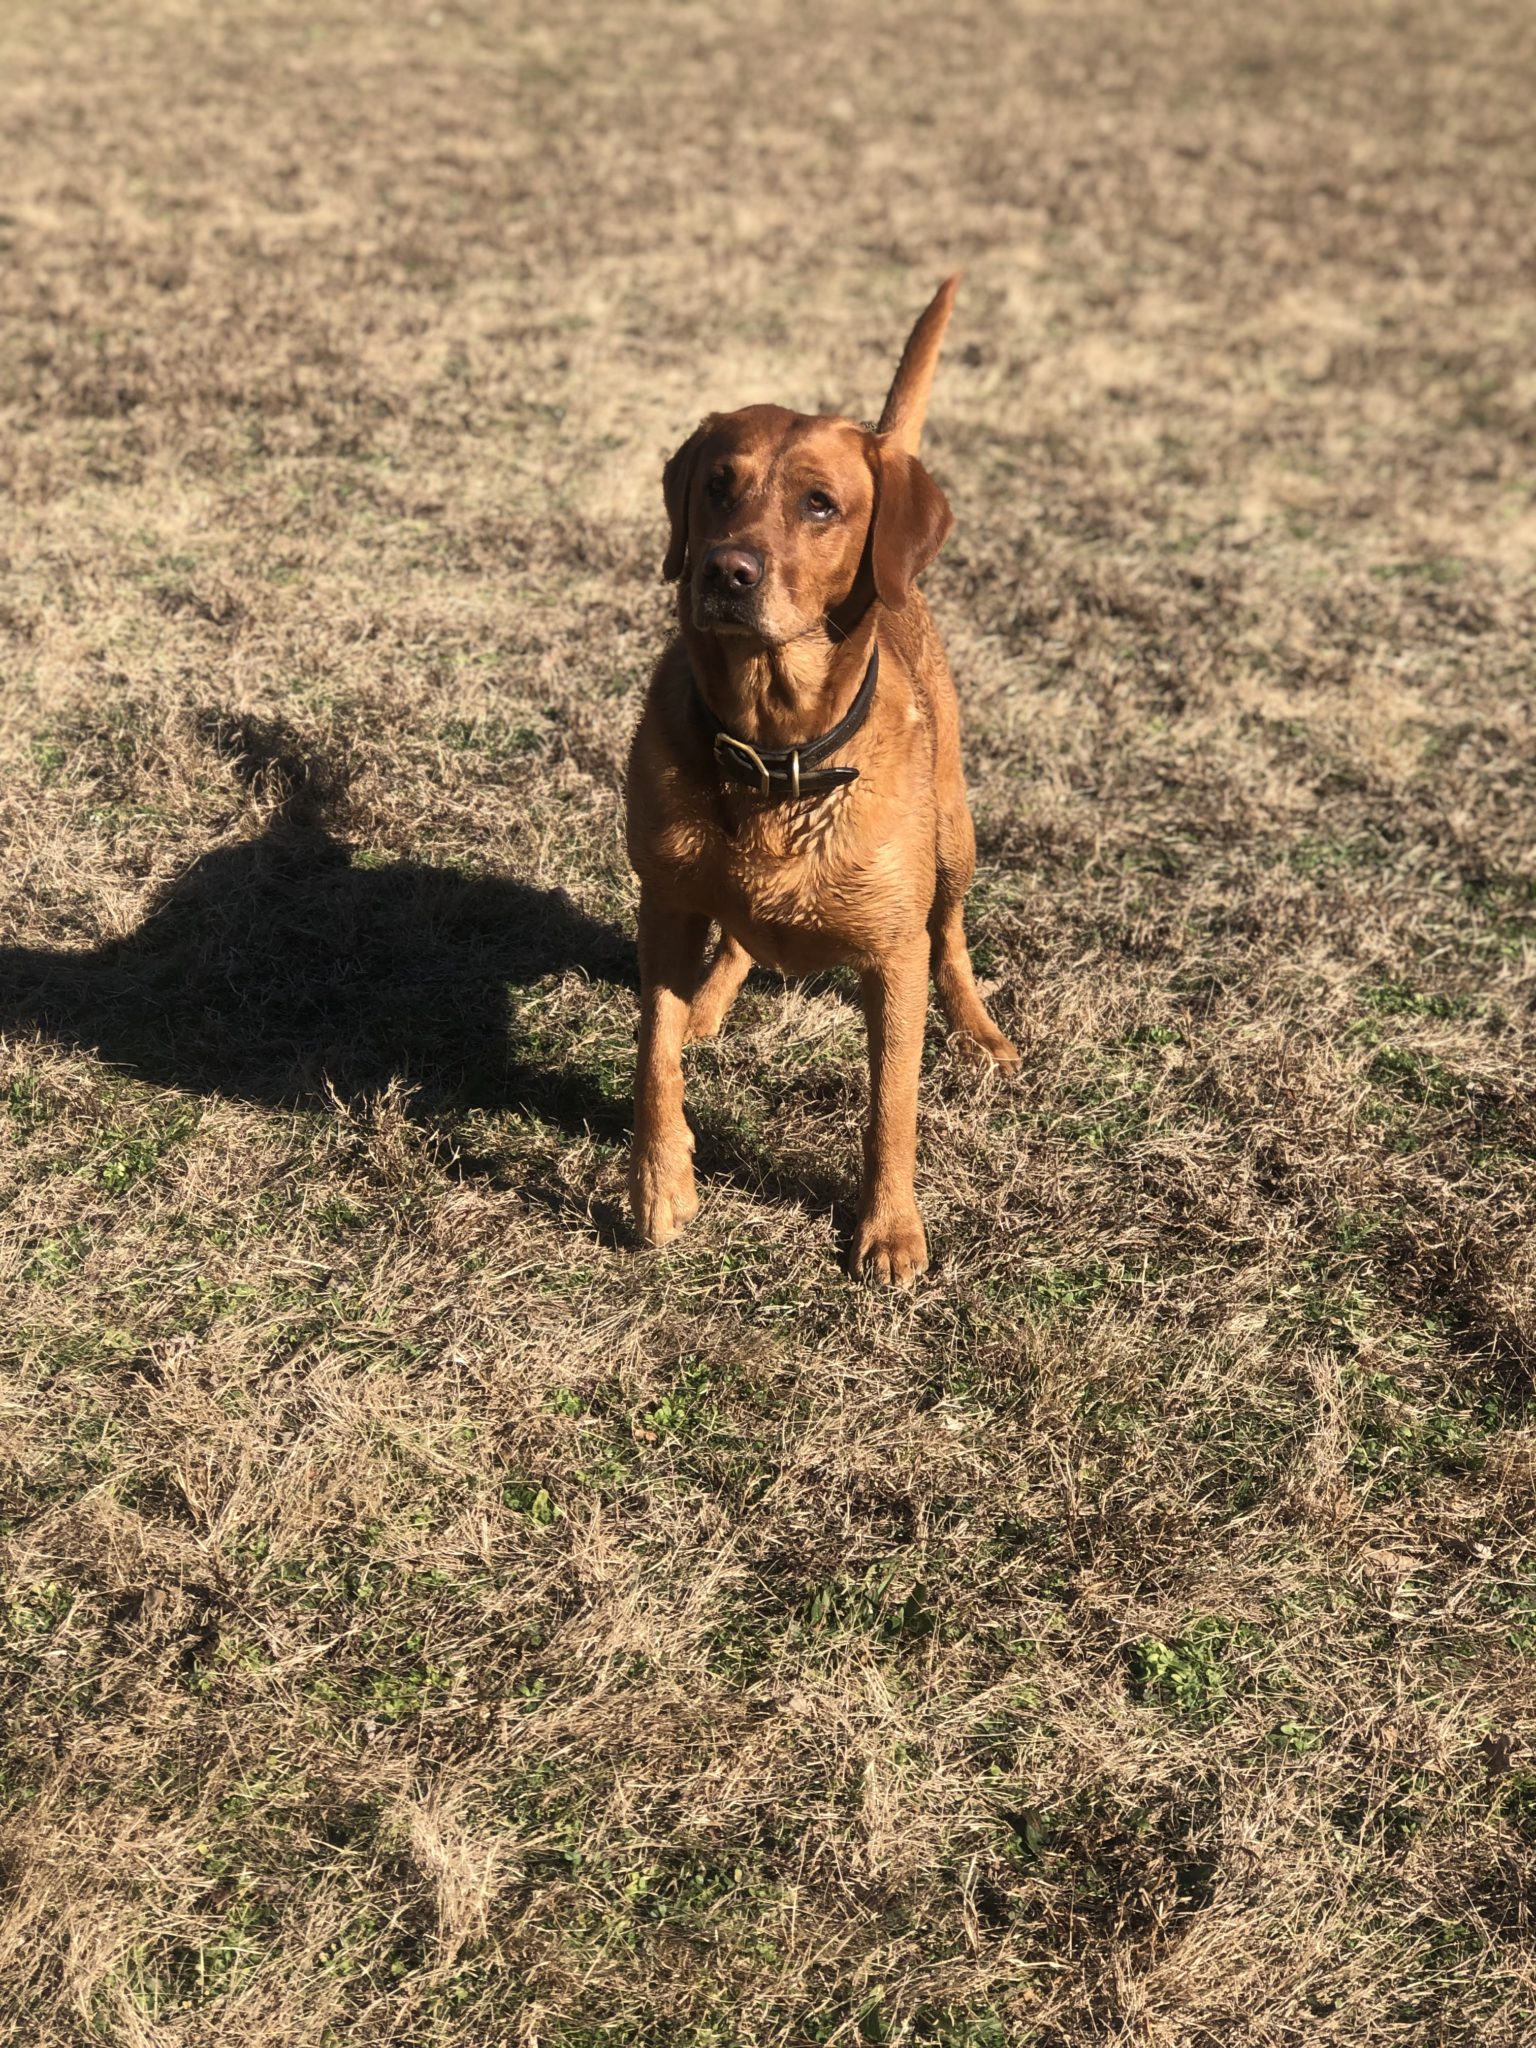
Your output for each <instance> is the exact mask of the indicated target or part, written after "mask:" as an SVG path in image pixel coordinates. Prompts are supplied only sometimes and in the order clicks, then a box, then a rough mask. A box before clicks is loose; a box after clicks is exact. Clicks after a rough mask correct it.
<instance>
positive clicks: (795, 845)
mask: <svg viewBox="0 0 1536 2048" xmlns="http://www.w3.org/2000/svg"><path fill="white" fill-rule="evenodd" d="M852 823H853V818H852V803H851V791H850V789H849V788H848V787H843V788H840V789H833V790H828V791H827V792H826V793H825V794H824V795H822V796H820V797H817V798H816V799H814V800H813V801H810V802H803V803H800V804H774V805H766V804H759V803H757V802H755V801H754V800H753V799H752V798H751V797H750V796H742V797H738V796H737V795H736V794H735V792H734V791H732V792H726V793H724V794H723V795H722V800H721V806H720V810H719V813H718V816H717V817H716V818H712V819H710V820H709V821H708V823H707V824H706V823H705V822H704V821H702V820H698V819H696V820H694V821H693V829H691V830H688V831H685V832H679V833H677V834H675V835H669V836H670V837H671V845H670V847H669V848H668V849H667V851H668V853H669V855H670V862H669V864H671V865H672V866H673V869H674V875H675V876H676V879H677V880H678V881H680V882H685V883H686V893H687V895H688V896H689V897H690V898H691V899H692V900H693V902H694V903H695V904H696V906H697V907H698V908H699V909H700V910H703V911H706V912H707V913H708V914H709V915H710V916H711V917H715V918H718V919H719V920H720V922H721V923H722V924H723V925H724V926H726V927H727V929H729V930H731V931H732V932H733V933H734V935H735V936H736V937H737V938H739V939H740V940H741V941H742V943H743V944H744V945H746V946H747V948H748V950H749V951H750V952H752V953H753V955H754V956H755V957H756V958H757V959H759V960H762V961H764V962H765V964H767V965H770V966H775V967H781V968H783V969H784V970H785V971H786V972H788V973H794V972H798V971H801V970H802V969H803V968H805V967H806V966H818V965H821V964H824V963H825V962H826V961H829V960H832V959H839V958H845V957H848V956H849V955H854V954H859V953H862V952H863V951H864V950H865V949H866V945H867V940H868V936H869V932H870V929H871V925H872V923H873V922H877V921H878V908H879V898H880V896H881V894H882V893H883V892H882V887H881V884H882V881H883V879H884V878H883V873H882V871H883V868H884V863H883V862H882V861H881V860H879V859H878V858H876V859H875V860H873V861H871V860H869V859H868V858H867V856H866V857H865V858H863V859H858V858H855V854H856V851H857V843H856V841H855V838H854V835H853V832H852V830H851V826H852Z"/></svg>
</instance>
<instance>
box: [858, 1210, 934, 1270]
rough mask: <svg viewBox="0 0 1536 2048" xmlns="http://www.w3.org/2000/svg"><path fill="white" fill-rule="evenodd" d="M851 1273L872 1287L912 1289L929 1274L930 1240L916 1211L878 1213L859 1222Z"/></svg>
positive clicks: (873, 1213)
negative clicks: (918, 1279) (911, 1287)
mask: <svg viewBox="0 0 1536 2048" xmlns="http://www.w3.org/2000/svg"><path fill="white" fill-rule="evenodd" d="M848 1269H849V1271H850V1272H851V1273H852V1275H853V1277H854V1279H855V1280H863V1281H865V1282H867V1283H868V1285H870V1286H871V1287H910V1286H911V1285H912V1284H913V1282H914V1281H915V1280H916V1279H917V1276H918V1274H919V1273H926V1272H927V1270H928V1239H927V1237H926V1236H925V1235H924V1232H923V1219H922V1217H921V1216H919V1215H918V1213H917V1211H916V1210H915V1209H909V1210H898V1211H895V1212H887V1211H881V1210H875V1211H873V1212H872V1213H871V1214H870V1215H868V1216H862V1217H860V1219H859V1227H858V1229H857V1230H856V1231H855V1232H854V1234H853V1249H852V1252H851V1254H850V1256H849V1260H848Z"/></svg>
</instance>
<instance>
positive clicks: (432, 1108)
mask: <svg viewBox="0 0 1536 2048" xmlns="http://www.w3.org/2000/svg"><path fill="white" fill-rule="evenodd" d="M201 734H202V737H203V738H204V739H205V740H206V741H207V742H208V743H209V744H210V745H211V746H212V747H213V748H214V750H215V751H216V752H218V753H219V754H221V755H222V756H223V757H224V758H225V759H226V760H227V761H228V762H229V763H230V765H231V766H232V767H233V769H234V771H235V773H236V774H237V776H238V777H239V779H240V780H241V781H242V782H243V783H244V784H245V785H246V787H247V788H248V789H249V790H251V791H252V792H253V794H258V795H260V796H263V797H264V798H265V799H266V800H267V801H268V802H269V803H270V804H271V806H272V809H271V818H270V822H269V824H268V826H267V829H266V831H265V832H264V833H263V834H262V836H261V837H260V838H259V839H254V840H247V841H244V842H242V843H241V844H239V845H235V846H225V847H220V848H218V849H217V850H216V851H214V852H212V853H208V854H204V855H203V856H202V857H201V858H200V859H198V860H196V861H194V862H193V863H192V865H191V866H190V867H189V868H187V869H186V871H185V872H184V873H183V874H181V875H180V876H178V877H177V878H176V880H175V881H174V882H172V883H171V884H170V885H169V887H167V888H166V889H165V890H164V891H163V892H162V894H161V896H160V898H159V900H158V901H157V902H156V903H155V905H154V906H153V908H152V909H151V910H150V911H149V913H148V915H147V916H146V917H145V919H144V921H143V923H142V924H141V925H140V926H139V927H138V929H137V930H136V931H134V932H132V933H130V934H129V935H128V936H127V937H126V938H123V939H118V940H114V941H112V942H111V943H109V944H107V945H103V946H99V947H97V948H96V949H95V950H94V951H92V952H89V953H79V952H52V951H48V950H44V949H40V948H23V947H8V948H0V1029H4V1030H20V1029H35V1030H38V1031H41V1032H43V1033H44V1034H45V1035H47V1036H48V1037H50V1038H53V1039H54V1040H56V1041H58V1042H59V1043H61V1044H65V1045H69V1046H72V1047H75V1048H78V1049H81V1050H86V1051H89V1052H92V1053H95V1054H96V1055H98V1056H99V1057H100V1058H102V1059H103V1060H106V1061H108V1062H109V1063H110V1064H112V1065H113V1066H116V1067H119V1068H121V1069H123V1070H124V1071H125V1072H128V1073H131V1074H133V1075H135V1076H137V1077H138V1078H140V1079H142V1080H146V1081H150V1082H153V1083H156V1084H157V1085H161V1086H166V1087H172V1088H179V1089H186V1090H190V1091H192V1092H194V1093H199V1094H213V1095H222V1096H225V1097H228V1098H230V1099H233V1100H238V1101H244V1102H252V1103H258V1104H262V1105H265V1106H268V1107H272V1108H296V1107H304V1106H320V1105H326V1106H329V1104H330V1102H331V1099H332V1098H333V1097H336V1098H339V1099H340V1100H341V1101H342V1102H344V1103H348V1104H352V1103H361V1102H363V1101H364V1100H366V1099H367V1098H368V1097H370V1096H376V1095H378V1094H379V1093H381V1092H382V1091H383V1090H385V1089H386V1088H388V1087H389V1086H390V1085H391V1084H392V1083H393V1082H396V1081H401V1082H403V1083H404V1084H405V1085H406V1088H407V1090H408V1092H409V1114H410V1115H411V1117H412V1118H413V1120H415V1121H417V1122H420V1123H431V1122H433V1121H434V1120H437V1119H440V1118H444V1117H448V1116H451V1114H452V1113H453V1112H454V1111H458V1110H464V1109H485V1110H490V1111H502V1112H504V1111H507V1110H513V1111H519V1112H523V1113H525V1114H528V1115H530V1116H532V1117H534V1118H536V1119H538V1120H539V1121H541V1122H545V1123H550V1124H553V1125H555V1126H557V1127H558V1128H560V1129H562V1130H564V1131H566V1132H567V1133H570V1134H572V1135H580V1134H583V1133H590V1134H591V1135H593V1136H594V1137H597V1138H599V1139H603V1140H606V1141H609V1142H617V1141H620V1140H623V1139H624V1138H626V1137H627V1136H628V1134H629V1131H630V1129H631V1127H632V1101H631V1095H630V1077H629V1075H628V1073H627V1072H626V1073H625V1074H624V1077H623V1085H622V1088H621V1089H619V1088H616V1086H615V1084H614V1082H613V1081H612V1080H611V1079H610V1080H609V1081H607V1082H606V1083H605V1080H604V1078H603V1077H602V1076H601V1075H600V1074H596V1073H592V1072H587V1071H584V1070H582V1069H581V1068H579V1067H575V1066H570V1065H560V1064H557V1063H555V1062H554V1061H553V1060H550V1059H545V1058H542V1057H540V1056H538V1055H537V1054H536V1053H534V1052H531V1051H530V1050H528V1042H529V1040H530V1039H535V1040H536V1033H535V1032H533V1031H532V1030H530V1029H529V1028H528V1027H527V1025H526V1024H525V1023H524V1022H523V1021H522V1020H521V1019H520V1017H519V1009H518V1004H517V999H516V992H517V991H518V990H519V989H521V988H527V987H529V986H531V985H533V984H535V983H537V982H540V981H542V980H544V979H545V978H546V977H548V976H551V975H558V974H564V973H567V972H569V971H571V970H573V969H574V970H577V971H579V972H581V973H582V974H584V975H586V976H587V977H589V978H590V979H591V980H592V981H594V982H600V983H606V984H608V985H611V986H619V987H623V988H629V989H634V988H635V987H636V986H637V971H636V962H635V949H634V944H633V941H632V940H631V939H630V938H629V937H628V936H627V935H626V934H625V933H623V932H622V931H620V930H619V929H618V928H617V927H616V926H613V925H609V924H604V923H602V922H601V921H600V920H598V919H596V918H592V917H589V916H588V915H587V914H586V913H585V912H584V911H582V910H580V909H579V908H578V907H577V906H576V905H575V904H574V903H573V902H572V901H571V899H570V898H569V897H568V896H567V895H566V894H565V892H564V891H563V890H559V889H538V888H534V887H532V886H531V885H530V884H528V883H526V882H521V881H517V880H515V879H513V878H510V877H496V876H469V875H463V874H460V873H459V872H457V871H456V870H454V869H451V868H437V867H431V866H428V865H426V864H424V863H421V862H416V861H396V862H391V863H390V864H389V865H387V866H380V867H372V866H362V865H359V864H358V863H357V861H355V860H354V858H353V856H352V854H351V852H350V850H349V849H348V847H347V846H346V845H345V843H344V842H343V841H342V840H341V839H340V838H338V837H337V836H336V833H335V832H334V830H333V829H332V821H333V819H334V818H335V817H336V816H337V815H338V814H339V813H340V811H341V810H342V807H343V805H344V802H345V793H346V781H347V774H346V770H345V767H344V766H338V765H337V764H335V763H328V762H326V761H324V760H323V759H319V758H317V757H315V756H314V755H313V754H312V753H306V752H305V751H304V749H303V747H302V746H301V745H300V744H299V742H298V741H297V739H296V737H295V736H294V735H293V733H292V732H291V731H290V730H289V729H288V728H286V727H285V726H283V725H282V724H281V723H279V722H275V721H267V720H262V719H256V718H245V719H239V720H229V719H220V718H218V717H216V716H213V715H208V716H206V717H205V718H204V719H203V720H202V721H201ZM700 1155H701V1165H703V1166H704V1167H705V1170H706V1171H708V1172H710V1173H711V1174H713V1175H715V1176H718V1177H720V1178H724V1179H727V1180H729V1181H732V1182H734V1183H735V1184H737V1185H739V1186H742V1187H744V1188H747V1189H749V1190H750V1191H751V1192H753V1193H756V1194H762V1195H766V1196H768V1197H769V1199H772V1200H785V1201H795V1202H802V1203H806V1202H808V1203H810V1204H811V1205H813V1206H819V1207H821V1208H823V1209H825V1208H828V1207H833V1206H835V1205H836V1204H837V1202H838V1199H839V1197H840V1195H841V1193H842V1190H841V1189H840V1188H839V1187H838V1186H837V1185H836V1184H835V1183H833V1182H831V1181H828V1180H826V1179H824V1177H822V1176H820V1175H819V1174H812V1175H810V1176H806V1175H795V1174H786V1173H784V1172H782V1171H779V1170H776V1169H775V1168H774V1166H773V1164H772V1163H771V1161H770V1159H769V1158H768V1157H767V1156H766V1155H763V1154H760V1153H759V1152H758V1151H757V1148H756V1147H753V1146H747V1145H744V1144H740V1143H737V1142H734V1141H732V1140H730V1139H727V1138H724V1137H721V1136H717V1135H715V1134H712V1133H710V1132H708V1131H705V1132H704V1133H702V1134H701V1143H700ZM450 1170H451V1171H453V1172H454V1173H456V1174H458V1175H460V1176H462V1177H475V1178H486V1179H489V1180H491V1181H492V1182H493V1183H496V1184H499V1185H507V1186H510V1185H517V1186H518V1187H519V1188H522V1189H524V1191H525V1192H529V1193H531V1194H533V1195H534V1196H535V1198H536V1197H537V1192H538V1191H537V1189H528V1188H527V1187H526V1183H525V1182H524V1180H523V1179H522V1177H521V1176H520V1175H519V1174H518V1173H517V1171H516V1168H515V1162H514V1161H512V1160H511V1159H510V1158H508V1157H507V1156H505V1155H502V1156H497V1155H496V1154H495V1153H491V1152H487V1153H486V1154H484V1155H483V1156H477V1155H475V1154H473V1153H468V1152H465V1151H463V1150H460V1149H458V1148H455V1150H454V1152H453V1154H452V1163H451V1167H450ZM810 1183H814V1184H810ZM569 1202H570V1197H569V1195H568V1193H567V1194H564V1195H562V1196H561V1198H560V1204H559V1206H561V1207H562V1208H565V1207H568V1206H569ZM589 1220H590V1219H589ZM596 1220H597V1221H598V1225H599V1231H600V1234H601V1235H602V1236H604V1237H605V1238H615V1239H616V1238H617V1237H618V1236H619V1235H620V1234H621V1232H620V1226H619V1224H618V1221H617V1216H616V1213H615V1216H614V1217H611V1218H597V1219H596Z"/></svg>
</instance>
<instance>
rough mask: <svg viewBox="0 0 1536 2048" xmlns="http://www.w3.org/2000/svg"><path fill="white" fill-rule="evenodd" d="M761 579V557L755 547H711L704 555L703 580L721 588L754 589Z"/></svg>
mask: <svg viewBox="0 0 1536 2048" xmlns="http://www.w3.org/2000/svg"><path fill="white" fill-rule="evenodd" d="M762 580H763V558H762V556H761V555H760V554H758V553H757V551H756V549H755V548H738V547H718V548H711V549H710V551H709V553H708V554H707V555H706V556H705V557H704V581H705V582H706V583H713V584H716V585H717V586H718V587H719V588H720V589H722V590H755V589H756V588H757V586H758V584H759V583H761V582H762Z"/></svg>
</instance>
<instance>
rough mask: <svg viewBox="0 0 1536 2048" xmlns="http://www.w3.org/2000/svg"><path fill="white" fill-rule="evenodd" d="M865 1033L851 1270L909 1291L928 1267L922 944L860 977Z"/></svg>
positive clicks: (924, 948)
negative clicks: (920, 1197) (859, 1187)
mask: <svg viewBox="0 0 1536 2048" xmlns="http://www.w3.org/2000/svg"><path fill="white" fill-rule="evenodd" d="M863 988H864V1016H865V1021H866V1023H867V1024H868V1026H869V1130H868V1134H867V1136H866V1138H865V1151H864V1193H863V1197H862V1199H861V1201H860V1203H859V1223H858V1228H857V1229H856V1230H855V1232H854V1234H853V1253H852V1257H851V1259H850V1262H849V1263H850V1265H851V1267H852V1269H853V1276H854V1278H855V1279H856V1280H859V1279H868V1280H873V1281H875V1282H877V1283H878V1284H880V1285H882V1286H890V1287H910V1286H911V1284H912V1282H913V1281H914V1280H915V1279H916V1278H917V1276H918V1274H919V1273H921V1272H923V1271H925V1270H926V1268H927V1265H928V1240H927V1238H926V1237H925V1236H924V1235H923V1219H922V1217H921V1216H919V1215H918V1213H917V1195H916V1193H915V1191H914V1189H913V1186H912V1176H913V1173H914V1171H915V1169H916V1166H917V1082H918V1071H919V1069H920V1067H921V1065H922V1057H923V1023H924V1020H925V1018H926V1016H927V1011H928V944H927V940H926V938H925V937H923V936H922V935H919V936H918V938H917V939H916V940H915V941H913V942H912V943H911V944H909V945H906V946H904V947H902V949H901V950H900V951H899V952H898V953H895V954H893V955H892V956H891V957H890V958H889V959H887V960H885V961H882V963H881V964H880V966H879V967H878V968H874V969H871V970H870V972H868V973H867V974H865V975H864V976H863Z"/></svg>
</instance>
